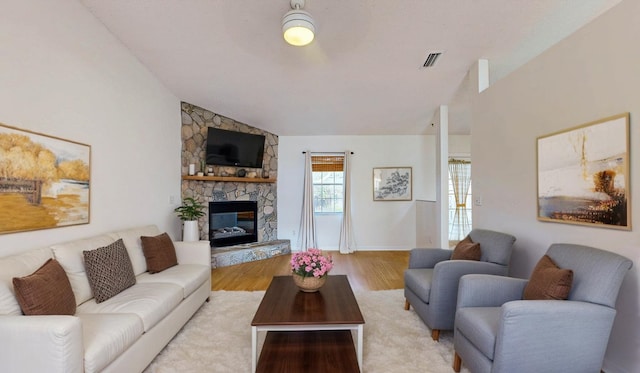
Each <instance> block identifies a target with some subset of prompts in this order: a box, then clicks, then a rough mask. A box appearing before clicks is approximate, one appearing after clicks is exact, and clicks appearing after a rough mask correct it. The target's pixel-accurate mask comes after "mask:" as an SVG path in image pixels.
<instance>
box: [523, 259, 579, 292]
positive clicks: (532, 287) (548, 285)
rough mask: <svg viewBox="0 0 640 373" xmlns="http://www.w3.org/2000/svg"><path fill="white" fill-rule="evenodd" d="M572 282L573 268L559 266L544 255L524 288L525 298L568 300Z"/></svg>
mask: <svg viewBox="0 0 640 373" xmlns="http://www.w3.org/2000/svg"><path fill="white" fill-rule="evenodd" d="M572 282H573V271H572V270H570V269H562V268H560V267H558V266H557V265H556V263H554V262H553V260H551V258H550V257H549V256H548V255H544V256H543V257H542V258H540V260H539V261H538V264H536V266H535V268H534V269H533V273H531V278H530V279H529V283H528V284H527V286H525V288H524V292H523V299H525V300H549V299H556V300H566V299H567V298H568V297H569V292H570V291H571V283H572Z"/></svg>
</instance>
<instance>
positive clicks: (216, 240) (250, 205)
mask: <svg viewBox="0 0 640 373" xmlns="http://www.w3.org/2000/svg"><path fill="white" fill-rule="evenodd" d="M257 228H258V203H257V202H256V201H216V202H209V241H210V243H211V246H212V247H224V246H231V245H238V244H243V243H251V242H257V241H258V229H257Z"/></svg>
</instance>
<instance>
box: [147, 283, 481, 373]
mask: <svg viewBox="0 0 640 373" xmlns="http://www.w3.org/2000/svg"><path fill="white" fill-rule="evenodd" d="M263 295H264V292H263V291H256V292H246V291H214V292H212V293H211V301H210V302H209V303H205V305H204V306H202V308H201V309H200V310H199V311H198V312H197V313H196V314H195V315H194V316H193V318H192V319H191V321H189V322H188V323H187V325H185V327H184V328H183V330H182V331H180V333H178V335H177V336H176V337H175V338H174V339H173V340H172V341H171V343H169V345H168V346H167V347H166V348H165V349H164V350H163V351H162V352H161V353H160V355H158V356H157V357H156V358H155V360H154V361H153V362H152V363H151V365H149V367H147V369H146V370H145V372H146V373H172V372H176V373H177V372H180V373H188V372H194V373H195V372H216V373H236V372H250V371H251V320H252V319H253V315H254V314H255V312H256V310H257V309H258V305H259V304H260V301H261V300H262V296H263ZM356 298H357V300H358V304H359V305H360V310H361V312H362V314H363V315H364V319H365V326H364V364H363V365H364V366H363V371H364V372H365V373H392V372H402V373H411V372H416V373H417V372H420V373H425V372H427V373H445V372H446V373H449V372H453V369H452V368H451V365H452V360H453V333H452V332H442V333H440V342H434V341H433V340H432V339H431V331H430V330H429V329H428V328H427V327H426V326H425V325H424V323H423V322H422V321H421V320H420V318H419V317H418V315H417V314H416V313H415V312H414V311H413V308H412V309H411V310H410V311H405V310H404V296H403V293H402V290H383V291H363V292H359V293H356ZM261 337H262V338H261V340H264V333H261ZM462 371H463V372H466V373H468V372H469V371H468V370H466V369H465V368H463V369H462Z"/></svg>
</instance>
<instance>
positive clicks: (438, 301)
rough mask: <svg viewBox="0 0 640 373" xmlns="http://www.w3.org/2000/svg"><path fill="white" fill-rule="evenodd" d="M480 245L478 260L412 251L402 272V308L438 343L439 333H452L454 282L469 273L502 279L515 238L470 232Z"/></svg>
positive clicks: (446, 252)
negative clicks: (422, 325)
mask: <svg viewBox="0 0 640 373" xmlns="http://www.w3.org/2000/svg"><path fill="white" fill-rule="evenodd" d="M469 237H470V238H471V240H472V241H473V242H478V243H480V251H481V253H482V256H481V258H480V261H475V260H449V259H450V258H451V253H452V251H451V250H448V249H413V250H411V253H410V254H409V268H408V269H407V270H405V271H404V297H405V299H406V301H405V309H406V310H408V309H409V308H410V306H413V309H414V310H415V311H416V313H417V314H418V315H419V316H420V318H421V319H422V321H424V323H425V324H426V325H427V326H428V327H429V328H430V329H431V338H433V339H434V340H436V341H437V340H438V339H439V338H440V330H452V329H453V322H454V318H455V312H456V300H457V296H458V281H459V280H460V277H462V276H463V275H466V274H469V273H485V274H494V275H503V276H506V275H507V272H508V269H509V267H508V266H509V259H510V258H511V252H512V250H513V243H514V241H515V240H516V239H515V237H513V236H511V235H509V234H505V233H500V232H494V231H490V230H484V229H474V230H472V231H471V232H470V233H469Z"/></svg>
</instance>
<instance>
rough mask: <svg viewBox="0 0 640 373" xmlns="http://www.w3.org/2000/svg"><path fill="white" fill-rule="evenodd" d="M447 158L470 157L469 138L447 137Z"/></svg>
mask: <svg viewBox="0 0 640 373" xmlns="http://www.w3.org/2000/svg"><path fill="white" fill-rule="evenodd" d="M449 156H451V157H465V158H469V157H471V136H470V135H449Z"/></svg>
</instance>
